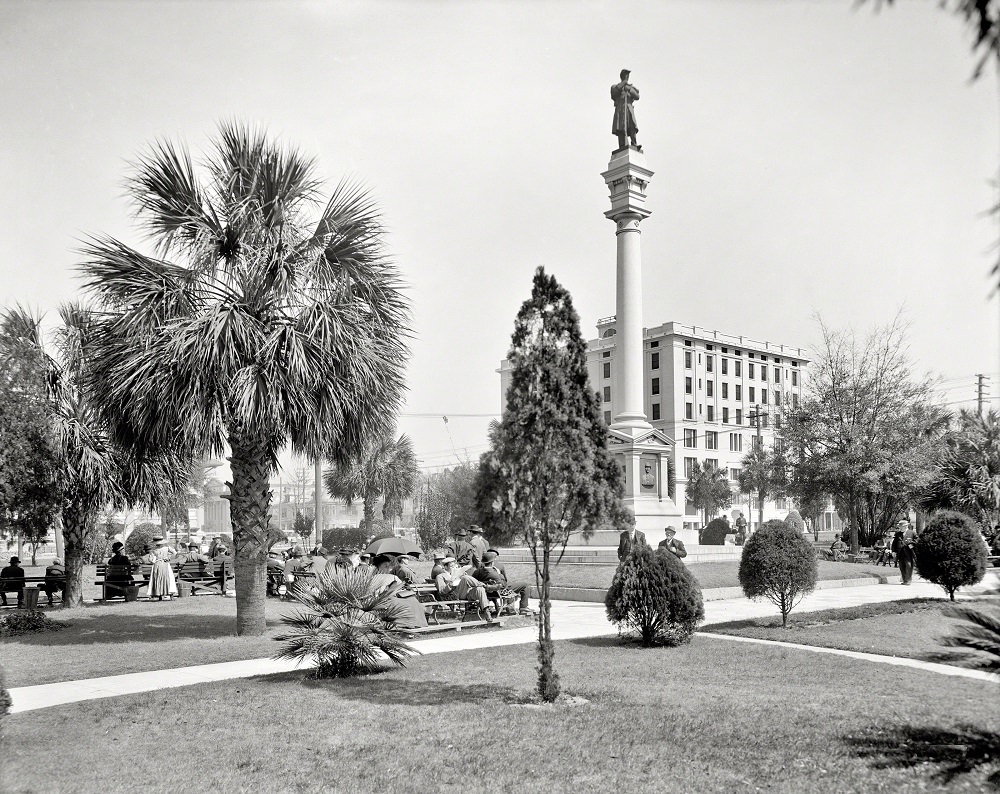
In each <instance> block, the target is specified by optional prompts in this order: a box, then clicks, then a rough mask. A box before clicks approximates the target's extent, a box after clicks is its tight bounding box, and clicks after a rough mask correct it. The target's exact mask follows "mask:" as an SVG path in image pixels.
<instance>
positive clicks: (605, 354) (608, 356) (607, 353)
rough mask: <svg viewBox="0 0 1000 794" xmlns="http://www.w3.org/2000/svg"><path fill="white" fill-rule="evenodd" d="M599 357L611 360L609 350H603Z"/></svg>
mask: <svg viewBox="0 0 1000 794" xmlns="http://www.w3.org/2000/svg"><path fill="white" fill-rule="evenodd" d="M601 355H602V356H603V357H604V358H611V351H610V350H605V351H604V352H603V353H601Z"/></svg>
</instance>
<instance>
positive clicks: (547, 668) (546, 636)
mask: <svg viewBox="0 0 1000 794" xmlns="http://www.w3.org/2000/svg"><path fill="white" fill-rule="evenodd" d="M532 551H533V553H534V549H533V550H532ZM550 554H551V549H550V548H549V545H548V544H547V543H542V581H541V587H539V593H538V595H539V600H540V603H539V613H540V614H539V621H538V694H539V696H540V697H541V699H542V700H543V701H544V702H545V703H553V702H555V699H556V698H557V697H559V676H558V675H556V672H555V670H554V669H553V664H552V661H553V659H554V657H555V653H556V651H555V646H554V645H553V643H552V602H551V600H550V598H549V584H550V578H549V557H550Z"/></svg>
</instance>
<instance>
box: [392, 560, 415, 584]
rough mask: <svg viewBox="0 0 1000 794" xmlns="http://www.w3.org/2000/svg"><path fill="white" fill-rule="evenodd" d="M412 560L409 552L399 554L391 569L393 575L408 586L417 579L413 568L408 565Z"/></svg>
mask: <svg viewBox="0 0 1000 794" xmlns="http://www.w3.org/2000/svg"><path fill="white" fill-rule="evenodd" d="M412 561H413V560H412V559H411V558H410V555H409V554H400V555H399V556H398V557H397V558H396V564H395V565H394V566H393V568H392V571H391V573H392V575H393V576H395V577H396V578H397V579H399V581H401V582H402V583H403V584H404V585H408V586H409V585H413V584H415V583H416V581H417V575H416V574H415V573H414V572H413V568H411V567H410V563H411V562H412Z"/></svg>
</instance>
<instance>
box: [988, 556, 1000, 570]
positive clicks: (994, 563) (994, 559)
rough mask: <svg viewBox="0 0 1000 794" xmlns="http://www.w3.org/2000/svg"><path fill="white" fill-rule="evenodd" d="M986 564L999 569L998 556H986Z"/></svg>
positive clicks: (999, 561) (999, 557)
mask: <svg viewBox="0 0 1000 794" xmlns="http://www.w3.org/2000/svg"><path fill="white" fill-rule="evenodd" d="M986 564H987V565H992V566H993V567H994V568H1000V554H990V555H989V556H987V558H986Z"/></svg>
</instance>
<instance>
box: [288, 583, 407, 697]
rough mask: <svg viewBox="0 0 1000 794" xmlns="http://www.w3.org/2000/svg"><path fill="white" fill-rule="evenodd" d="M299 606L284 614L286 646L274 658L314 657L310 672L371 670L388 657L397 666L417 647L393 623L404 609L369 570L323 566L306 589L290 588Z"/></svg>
mask: <svg viewBox="0 0 1000 794" xmlns="http://www.w3.org/2000/svg"><path fill="white" fill-rule="evenodd" d="M291 594H292V597H293V598H294V599H295V600H296V601H298V603H299V604H300V605H301V606H302V607H303V609H301V610H299V611H298V612H296V613H294V614H292V615H284V616H282V618H281V622H282V623H284V624H285V626H287V630H286V632H285V633H284V634H281V635H279V636H277V637H275V639H276V640H277V641H278V642H282V643H284V647H283V648H282V649H281V650H280V651H279V652H278V653H277V654H275V657H274V658H275V659H291V660H294V661H296V662H311V661H313V660H315V661H316V666H315V667H314V668H313V672H312V676H311V677H312V678H338V677H347V676H353V675H357V674H359V673H365V672H372V671H375V670H378V669H381V668H382V667H383V660H384V659H388V660H389V661H390V662H391V663H392V664H394V665H396V666H397V667H405V666H406V658H407V656H409V655H411V654H415V653H417V652H416V651H415V650H414V649H413V648H411V647H410V646H409V645H407V644H406V643H405V642H404V641H403V633H402V631H401V630H400V629H399V628H398V627H397V621H399V620H400V619H401V618H402V617H403V616H404V614H405V609H404V607H403V605H402V603H401V602H400V600H399V599H398V598H395V597H394V595H393V594H392V593H390V592H389V591H388V590H387V589H386V588H385V586H384V585H381V584H377V583H376V579H375V577H374V575H373V574H372V572H371V571H357V570H355V571H350V572H348V573H339V572H333V571H331V570H329V569H327V570H325V571H324V572H323V573H321V574H320V575H319V576H318V577H316V582H315V583H314V585H313V586H312V587H310V588H309V589H308V590H306V589H301V588H294V589H293V590H292V592H291Z"/></svg>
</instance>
